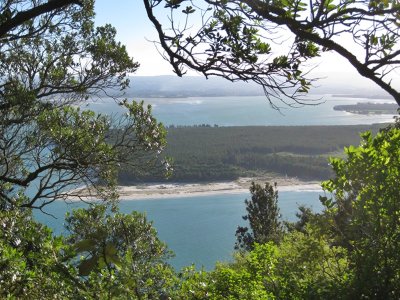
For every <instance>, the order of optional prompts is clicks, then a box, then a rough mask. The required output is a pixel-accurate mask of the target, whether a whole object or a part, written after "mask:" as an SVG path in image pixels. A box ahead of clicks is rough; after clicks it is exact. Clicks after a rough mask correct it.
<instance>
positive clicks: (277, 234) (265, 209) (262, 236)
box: [235, 182, 283, 250]
mask: <svg viewBox="0 0 400 300" xmlns="http://www.w3.org/2000/svg"><path fill="white" fill-rule="evenodd" d="M250 193H251V200H247V199H246V200H245V204H246V210H247V215H245V216H243V220H245V221H249V226H250V228H248V227H242V226H238V228H237V230H236V239H237V241H236V244H235V249H240V250H251V249H252V248H253V246H254V244H255V243H257V244H265V243H267V242H269V241H274V242H278V241H279V239H280V238H281V235H282V233H283V230H282V225H281V222H280V221H279V218H280V214H279V208H278V192H277V191H276V185H275V186H272V185H271V184H269V183H266V184H265V186H264V187H262V186H261V185H259V184H256V183H254V182H252V184H251V186H250Z"/></svg>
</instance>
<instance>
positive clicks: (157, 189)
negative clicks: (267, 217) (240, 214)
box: [74, 177, 321, 200]
mask: <svg viewBox="0 0 400 300" xmlns="http://www.w3.org/2000/svg"><path fill="white" fill-rule="evenodd" d="M252 181H255V182H257V183H260V184H263V183H265V182H267V181H268V182H270V183H272V182H276V183H277V188H278V191H281V192H282V191H319V190H321V186H320V182H318V181H301V180H298V179H296V178H273V179H272V178H247V177H246V178H239V179H238V180H235V181H226V182H212V183H160V184H137V185H135V186H118V193H119V195H120V199H121V200H142V199H152V198H157V199H159V198H177V197H189V196H207V195H215V194H241V193H248V191H249V187H250V184H251V182H252ZM76 193H78V194H79V195H80V196H81V197H84V198H90V193H89V192H88V190H87V189H85V188H81V189H77V190H75V191H74V194H76Z"/></svg>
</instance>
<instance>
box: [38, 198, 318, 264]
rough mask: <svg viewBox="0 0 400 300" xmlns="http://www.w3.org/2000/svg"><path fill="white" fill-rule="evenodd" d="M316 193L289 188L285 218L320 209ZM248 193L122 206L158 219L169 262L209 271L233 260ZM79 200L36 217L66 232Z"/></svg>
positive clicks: (53, 206) (281, 201)
mask: <svg viewBox="0 0 400 300" xmlns="http://www.w3.org/2000/svg"><path fill="white" fill-rule="evenodd" d="M320 193H321V192H318V191H290V192H287V191H285V192H280V193H279V207H280V212H281V215H282V219H283V220H290V221H294V220H295V219H296V217H295V214H296V211H297V207H298V206H299V205H306V206H309V207H312V208H313V210H314V211H321V209H322V206H321V204H320V202H319V197H318V195H319V194H320ZM248 197H249V194H222V195H221V194H220V195H207V196H195V197H180V198H163V199H157V198H154V199H145V200H132V201H130V200H125V201H121V203H120V209H121V211H122V212H124V213H130V212H131V211H133V210H137V211H140V212H145V213H146V214H147V217H148V220H151V221H153V222H154V226H155V228H156V229H157V231H158V234H159V238H160V239H161V240H162V241H164V242H166V243H167V245H168V247H169V248H170V249H172V250H173V251H174V253H175V257H174V258H173V259H172V260H171V261H170V262H171V264H172V265H173V266H174V267H175V268H176V269H177V270H179V269H181V268H182V267H183V266H188V265H191V264H195V265H196V267H197V268H201V267H202V266H203V267H204V268H205V269H207V270H210V269H212V268H213V267H214V265H215V262H217V261H229V260H230V259H231V254H232V252H233V250H234V244H235V231H236V228H237V226H238V225H241V226H243V225H246V223H245V222H244V221H243V220H242V216H243V215H244V214H245V213H246V210H245V204H244V200H245V199H246V198H248ZM82 206H83V204H82V203H79V202H75V203H72V204H69V205H67V204H66V203H64V202H61V201H60V202H56V203H52V204H51V205H49V206H48V207H47V208H46V212H47V213H49V214H52V215H53V216H54V217H55V218H54V217H52V216H49V215H45V214H43V213H37V212H36V218H37V219H38V220H39V221H41V222H43V223H45V224H47V225H49V226H50V227H51V228H53V230H54V233H55V234H66V232H65V231H64V229H63V220H64V214H65V212H66V211H71V210H72V209H73V208H77V207H82Z"/></svg>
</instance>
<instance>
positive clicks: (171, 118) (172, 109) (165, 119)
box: [86, 95, 393, 126]
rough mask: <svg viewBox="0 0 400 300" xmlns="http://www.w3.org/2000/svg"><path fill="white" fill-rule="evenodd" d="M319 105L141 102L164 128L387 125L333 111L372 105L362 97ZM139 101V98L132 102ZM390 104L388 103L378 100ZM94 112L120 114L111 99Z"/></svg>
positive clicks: (251, 99)
mask: <svg viewBox="0 0 400 300" xmlns="http://www.w3.org/2000/svg"><path fill="white" fill-rule="evenodd" d="M315 99H321V100H320V102H322V103H320V104H319V105H315V106H314V105H309V106H303V107H298V108H292V107H287V106H286V107H282V108H281V109H280V110H279V111H278V110H276V109H273V108H272V107H271V106H270V105H269V103H268V101H267V99H266V98H265V97H263V96H248V97H192V98H151V99H143V100H144V101H145V103H147V104H151V105H152V107H153V114H154V116H155V117H156V118H157V120H158V121H160V122H162V123H163V124H164V125H198V124H210V125H214V124H216V125H219V126H250V125H254V126H258V125H259V126H286V125H291V126H307V125H357V124H373V123H383V122H391V121H392V120H393V116H392V115H360V114H352V113H347V112H344V111H335V110H334V109H333V107H334V106H335V105H343V104H356V103H358V102H374V101H375V100H371V99H364V98H343V97H334V96H331V95H318V96H315ZM135 100H140V99H135ZM379 102H380V103H382V102H390V101H389V100H382V99H381V100H379ZM317 103H318V102H317ZM86 107H87V108H90V109H93V110H95V111H98V112H102V113H105V114H109V113H110V112H123V110H122V109H121V107H120V106H118V105H117V104H116V103H115V101H114V100H112V99H101V100H98V101H96V102H93V103H91V104H88V105H87V106H86Z"/></svg>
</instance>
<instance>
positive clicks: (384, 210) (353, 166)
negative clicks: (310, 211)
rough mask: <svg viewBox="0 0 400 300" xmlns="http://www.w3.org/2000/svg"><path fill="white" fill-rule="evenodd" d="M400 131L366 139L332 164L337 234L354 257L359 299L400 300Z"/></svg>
mask: <svg viewBox="0 0 400 300" xmlns="http://www.w3.org/2000/svg"><path fill="white" fill-rule="evenodd" d="M399 149H400V130H399V129H398V128H396V126H393V127H392V128H388V129H385V130H382V131H381V132H379V133H378V134H377V135H376V136H373V135H372V134H371V133H370V132H366V133H364V134H363V135H362V142H361V145H360V146H359V147H353V146H350V147H348V148H346V149H345V153H346V158H345V159H332V160H331V164H332V167H333V169H334V171H335V174H336V176H335V177H334V178H333V179H331V180H329V181H326V182H324V183H323V185H322V186H323V188H324V189H325V190H326V191H328V192H331V193H333V197H324V198H322V200H323V203H324V204H325V206H326V208H327V214H328V215H329V216H331V218H330V219H331V221H330V223H329V224H330V226H331V232H333V233H334V234H335V236H336V240H337V243H338V244H340V245H342V246H344V247H346V248H347V249H348V251H349V253H350V258H351V262H352V269H353V270H354V282H353V284H354V293H355V295H354V297H356V298H357V297H372V298H380V299H396V298H398V297H399V295H400V294H399V293H400V286H399V284H398V283H399V274H400V265H399V262H400V257H399V253H398V249H399V247H400V244H399V243H400V227H399V212H400V206H399V205H400V204H399V201H398V199H399V197H400V191H399V185H398V178H399V175H400V160H399V157H400V152H399Z"/></svg>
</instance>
